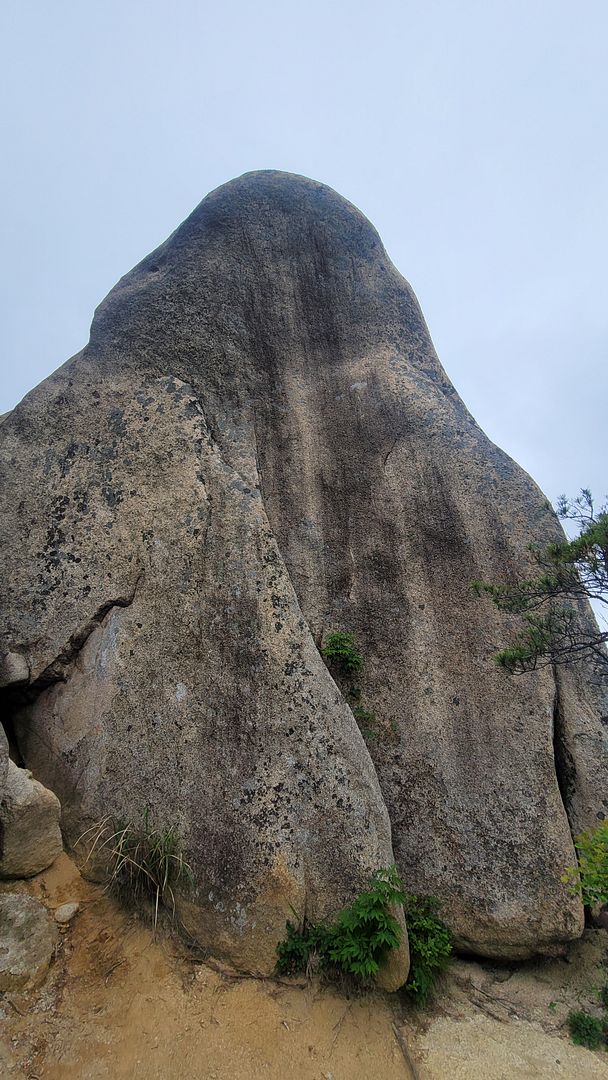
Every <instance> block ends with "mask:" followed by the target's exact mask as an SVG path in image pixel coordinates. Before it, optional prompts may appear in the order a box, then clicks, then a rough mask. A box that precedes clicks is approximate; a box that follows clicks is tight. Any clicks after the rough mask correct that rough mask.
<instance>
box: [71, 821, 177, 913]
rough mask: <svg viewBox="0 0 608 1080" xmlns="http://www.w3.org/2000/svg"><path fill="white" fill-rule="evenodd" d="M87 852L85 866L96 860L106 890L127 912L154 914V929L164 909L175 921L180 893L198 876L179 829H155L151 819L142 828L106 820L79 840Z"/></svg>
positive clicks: (171, 827) (144, 822)
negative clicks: (103, 872)
mask: <svg viewBox="0 0 608 1080" xmlns="http://www.w3.org/2000/svg"><path fill="white" fill-rule="evenodd" d="M80 843H82V844H84V845H85V847H87V848H88V853H87V857H86V859H85V865H86V863H87V862H90V861H92V860H96V861H99V862H101V863H102V864H103V865H104V866H105V867H106V874H107V882H106V888H107V889H109V890H110V891H111V892H113V893H114V894H115V896H116V897H117V898H118V899H119V900H120V901H121V903H123V904H124V905H125V906H126V907H129V908H134V909H136V910H137V911H140V912H141V911H146V910H147V909H148V910H149V909H150V908H151V909H152V911H153V923H154V929H156V926H157V923H158V917H159V912H160V909H161V908H164V909H165V910H167V911H168V912H169V914H170V916H171V919H172V920H173V919H175V891H176V889H177V888H178V887H181V888H182V889H184V888H185V889H190V888H192V886H193V884H194V875H193V873H192V869H191V867H190V865H189V864H188V863H187V862H186V860H185V859H184V856H183V853H182V850H181V841H180V838H179V834H178V832H177V829H175V828H174V827H173V826H170V827H169V828H166V829H153V828H151V827H150V826H149V825H148V819H147V815H146V816H145V817H144V821H143V823H142V824H141V825H136V824H134V823H133V822H128V823H127V824H120V825H118V826H116V825H115V824H114V822H113V821H112V819H111V818H110V817H105V818H103V819H102V820H101V821H99V822H97V824H95V825H92V826H91V828H90V829H87V830H85V832H84V833H82V835H81V836H80V837H79V838H78V841H77V845H78V844H80Z"/></svg>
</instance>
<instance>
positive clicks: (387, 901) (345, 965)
mask: <svg viewBox="0 0 608 1080" xmlns="http://www.w3.org/2000/svg"><path fill="white" fill-rule="evenodd" d="M403 898H404V893H403V888H402V884H401V880H400V878H399V875H398V873H397V869H396V867H395V866H391V867H389V868H388V869H385V870H378V871H377V872H376V873H375V874H374V875H373V877H372V879H371V881H370V886H369V889H368V890H367V891H366V892H363V893H361V894H360V895H359V896H358V897H357V899H356V900H355V901H354V903H353V904H351V905H350V907H347V908H344V910H343V911H341V912H340V914H339V915H338V917H337V918H336V921H335V922H334V923H333V924H331V925H329V926H328V925H325V924H323V923H318V924H314V923H303V925H302V926H301V927H300V928H297V927H296V926H295V925H294V924H293V923H287V937H286V939H285V941H282V942H279V944H278V946H277V971H278V972H279V973H282V974H285V973H288V974H295V973H297V972H308V971H309V969H310V966H311V961H312V960H313V958H314V960H315V961H316V962H317V963H318V966H319V967H320V968H322V969H324V970H325V971H326V972H328V973H329V974H330V975H332V974H333V975H339V974H347V975H351V976H354V977H355V979H356V980H357V981H358V982H359V983H360V984H363V985H365V984H368V983H369V982H371V980H372V979H373V977H374V975H376V974H377V972H378V971H379V968H380V964H381V962H382V960H383V959H384V957H385V956H386V954H387V953H388V952H389V950H390V949H396V948H398V946H399V945H400V944H401V927H400V926H399V923H398V922H397V920H396V919H395V917H394V915H392V914H391V913H390V910H389V909H390V907H391V906H393V905H396V904H401V903H402V902H403Z"/></svg>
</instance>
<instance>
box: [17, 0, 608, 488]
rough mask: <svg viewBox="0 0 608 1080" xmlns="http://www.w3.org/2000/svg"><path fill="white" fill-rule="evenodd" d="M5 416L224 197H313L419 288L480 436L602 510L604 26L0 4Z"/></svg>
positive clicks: (313, 11)
mask: <svg viewBox="0 0 608 1080" xmlns="http://www.w3.org/2000/svg"><path fill="white" fill-rule="evenodd" d="M0 81H1V83H2V85H1V87H0V90H1V100H2V114H3V115H2V131H1V140H2V142H1V145H2V149H3V151H4V154H3V158H4V167H3V169H2V173H1V176H0V191H1V195H2V215H1V217H2V227H3V228H2V231H3V239H2V251H3V258H2V265H1V269H0V275H1V284H2V295H3V298H4V303H3V318H2V323H1V335H2V353H1V355H2V363H3V380H2V393H1V399H0V411H3V410H5V409H8V408H11V407H12V406H13V405H14V404H15V403H16V402H17V401H18V400H19V399H20V398H21V397H22V396H23V394H24V393H25V392H26V391H27V390H29V389H30V388H31V387H32V386H34V385H35V384H36V383H37V382H39V381H40V380H41V379H42V378H44V377H45V376H46V375H48V374H49V373H50V372H51V371H52V370H54V369H55V368H56V367H58V366H59V365H60V364H61V363H63V361H64V360H66V359H67V358H68V357H69V356H70V355H72V354H73V353H75V352H76V351H78V350H79V349H80V348H81V347H82V345H83V344H85V342H86V340H87V338H88V330H89V324H90V321H91V317H92V313H93V309H94V308H95V306H96V305H97V304H98V303H99V302H100V300H101V299H102V298H103V297H104V295H105V294H106V293H107V292H108V290H109V289H110V287H111V286H112V285H113V284H114V282H115V281H116V280H117V279H118V278H119V277H120V276H121V275H122V274H124V273H125V272H126V271H128V270H129V269H130V268H131V267H132V266H133V265H134V264H135V263H137V262H138V261H139V260H140V259H141V258H142V257H143V256H144V255H145V254H147V252H149V251H150V250H151V249H152V248H154V247H155V246H156V245H157V244H159V243H160V242H161V241H162V240H164V239H165V237H166V236H167V235H168V234H169V233H170V232H171V231H172V230H173V229H174V228H175V227H176V226H177V225H178V224H179V222H180V221H181V220H182V219H183V218H184V217H185V216H186V215H187V214H188V213H189V212H190V210H192V209H193V207H194V206H195V205H196V204H197V203H198V202H199V201H200V199H201V198H202V197H203V196H204V195H205V194H206V193H207V192H208V191H209V190H211V189H212V188H214V187H216V186H217V185H218V184H221V183H223V182H224V181H226V180H229V179H230V178H231V177H233V176H236V175H238V174H240V173H242V172H245V171H247V170H249V169H257V168H276V169H287V170H291V171H293V172H299V173H305V174H306V175H308V176H312V177H314V178H315V179H317V180H321V181H323V182H325V183H327V184H330V185H331V186H332V187H335V188H336V189H337V190H338V191H339V192H341V194H343V195H345V196H346V197H347V198H349V199H351V200H352V201H353V202H354V203H356V205H357V206H359V207H360V209H361V210H362V211H363V212H364V213H365V214H366V215H367V216H368V217H369V218H370V219H371V221H372V222H373V223H374V224H375V226H376V227H377V228H378V230H379V231H380V234H381V236H382V238H383V240H384V243H385V245H386V247H387V249H388V251H389V254H390V255H391V257H392V258H393V260H394V262H395V264H396V265H397V267H398V268H399V269H400V270H401V272H402V273H403V274H404V275H405V276H406V277H407V278H408V279H409V280H410V281H411V283H412V285H413V287H414V289H415V291H416V293H417V295H418V298H419V300H420V302H421V304H422V308H423V310H424V313H425V315H426V318H427V321H428V324H429V327H430V330H431V334H432V336H433V338H434V341H435V344H436V346H437V348H438V351H439V355H440V357H441V360H442V362H443V364H444V367H445V368H446V370H447V372H448V374H449V376H450V378H451V379H452V381H453V382H454V384H455V386H456V388H457V390H458V391H459V392H460V394H461V395H462V397H463V398H464V400H465V402H466V403H467V405H468V406H469V408H470V409H471V411H472V412H473V414H474V415H475V417H476V418H477V420H478V421H479V423H480V424H481V425H482V427H483V428H484V429H485V430H486V431H487V432H488V434H489V435H490V436H491V438H493V439H494V440H495V441H496V442H498V443H499V444H500V445H501V446H502V447H503V448H504V449H506V450H507V451H508V452H509V453H511V454H512V455H513V456H514V457H515V458H516V459H517V460H518V461H519V462H520V463H521V464H522V465H523V466H524V467H525V468H526V469H527V470H528V471H529V472H530V473H531V474H532V475H533V476H534V478H535V479H536V480H537V481H538V482H539V483H540V484H541V486H542V487H543V488H544V490H545V492H546V493H547V495H548V496H549V497H550V498H551V499H555V497H556V496H557V495H558V494H559V493H560V492H561V491H563V490H565V491H568V492H575V491H576V490H577V489H578V488H579V487H581V486H582V485H588V486H591V488H592V489H593V490H594V492H595V493H596V494H597V495H598V496H600V495H604V494H605V492H606V489H608V480H607V478H606V474H605V469H604V454H605V419H606V414H607V396H608V395H607V390H608V374H607V372H608V364H607V359H608V306H607V304H606V269H605V263H606V258H607V252H608V175H607V174H608V4H607V3H606V0H577V3H574V2H573V0H570V2H568V3H565V2H563V0H526V2H523V0H485V2H482V0H453V2H452V0H375V2H373V3H370V2H369V0H367V2H362V0H349V2H341V0H334V2H332V0H323V2H321V0H307V2H306V3H302V2H301V0H300V2H298V3H295V2H293V0H256V2H254V3H252V2H251V0H248V2H245V0H239V2H234V0H232V2H231V0H226V2H225V3H224V4H223V5H222V4H219V3H217V0H215V2H214V3H208V2H207V0H198V2H197V0H173V2H172V3H171V4H169V3H167V0H162V2H161V0H96V2H93V0H52V2H50V0H3V3H2V11H1V13H0Z"/></svg>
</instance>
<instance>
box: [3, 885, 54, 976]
mask: <svg viewBox="0 0 608 1080" xmlns="http://www.w3.org/2000/svg"><path fill="white" fill-rule="evenodd" d="M58 937H59V933H58V930H57V927H56V925H55V923H54V922H53V920H52V918H51V916H50V915H49V913H48V911H47V909H46V908H45V907H44V906H43V905H42V904H41V903H40V901H39V900H35V899H34V898H33V897H31V896H24V895H23V894H22V893H5V894H4V895H3V896H0V990H25V989H31V988H32V987H35V986H38V985H39V984H40V983H41V982H42V980H43V979H44V977H45V975H46V973H47V971H48V968H49V964H50V963H51V960H52V957H53V952H54V949H55V945H56V943H57V940H58Z"/></svg>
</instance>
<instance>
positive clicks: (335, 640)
mask: <svg viewBox="0 0 608 1080" xmlns="http://www.w3.org/2000/svg"><path fill="white" fill-rule="evenodd" d="M321 656H322V657H323V659H324V660H327V661H328V663H329V666H330V667H332V668H333V669H334V670H335V671H336V673H337V674H338V675H339V676H341V677H342V678H350V676H352V675H356V674H357V673H358V672H360V671H361V670H362V668H363V657H362V656H361V653H360V652H359V650H358V648H357V645H356V644H355V638H354V635H353V634H350V633H347V632H346V631H343V630H332V632H331V633H330V634H328V635H327V638H326V641H325V644H324V645H323V647H322V649H321Z"/></svg>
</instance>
